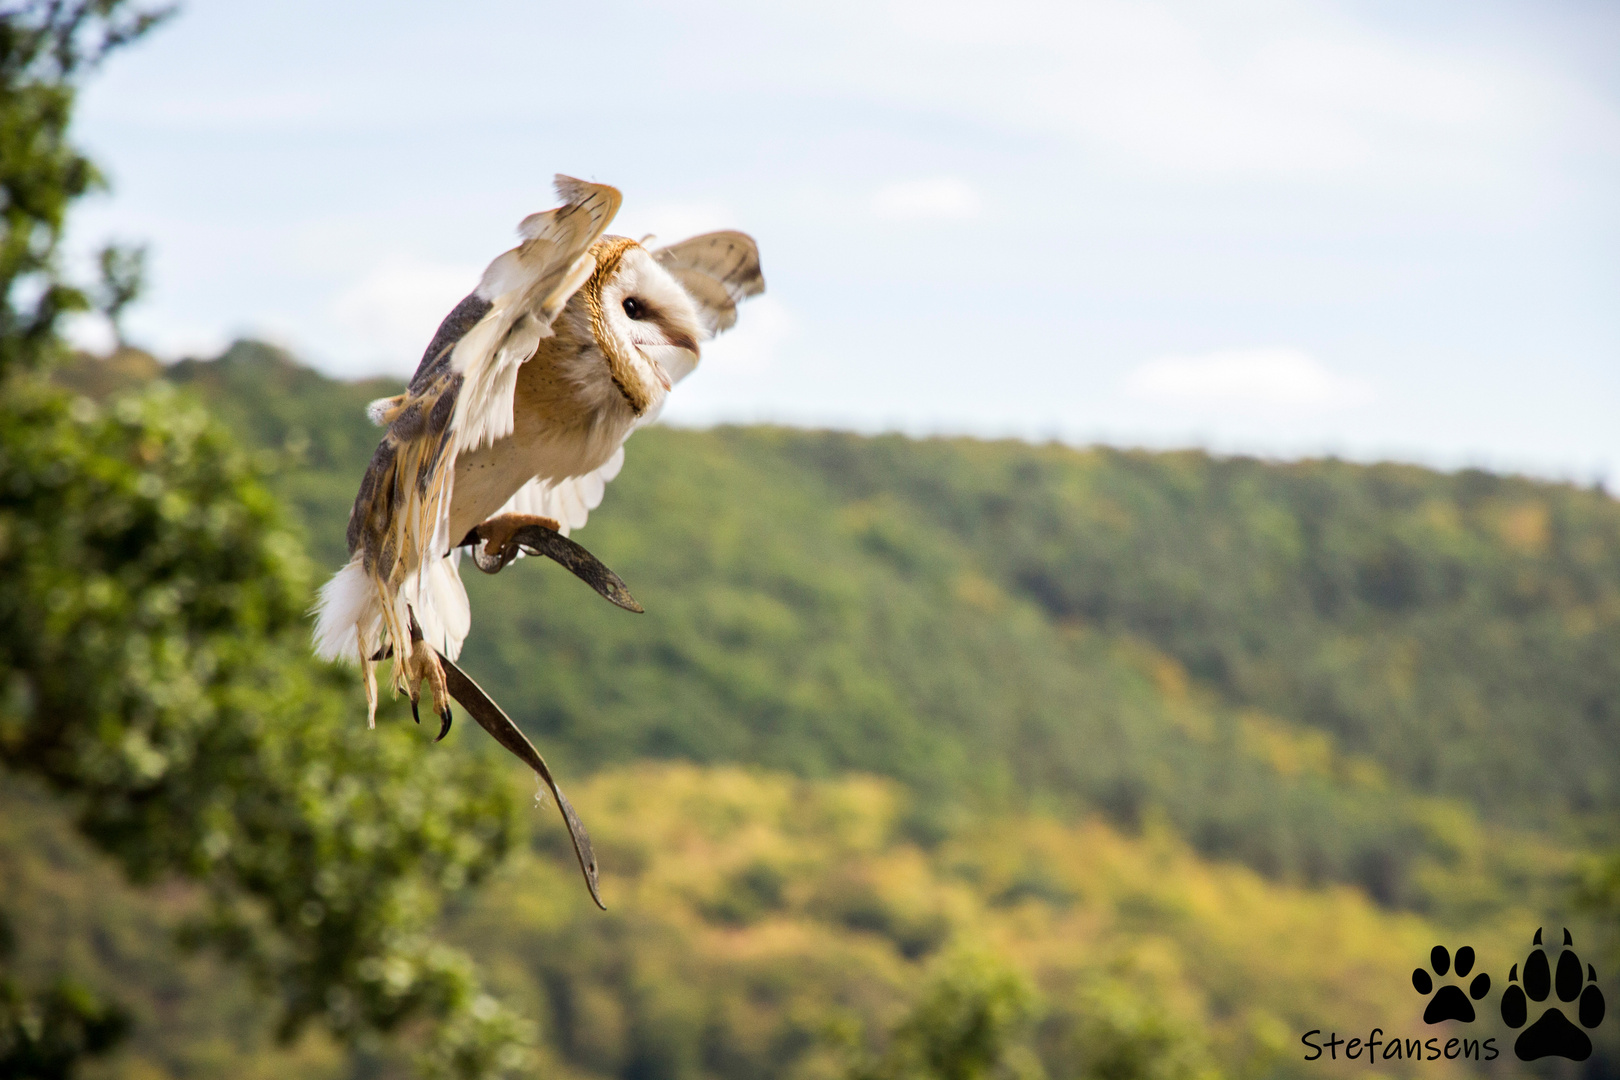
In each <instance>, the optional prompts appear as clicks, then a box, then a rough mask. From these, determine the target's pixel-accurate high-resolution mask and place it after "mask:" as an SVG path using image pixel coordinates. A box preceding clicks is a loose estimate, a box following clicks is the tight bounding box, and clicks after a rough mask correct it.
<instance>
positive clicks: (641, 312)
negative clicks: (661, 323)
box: [624, 296, 647, 319]
mask: <svg viewBox="0 0 1620 1080" xmlns="http://www.w3.org/2000/svg"><path fill="white" fill-rule="evenodd" d="M624 313H625V314H626V315H628V316H630V317H631V318H632V319H645V318H646V317H647V305H646V304H643V303H642V302H641V301H640V300H637V299H636V298H635V297H633V296H627V297H625V298H624Z"/></svg>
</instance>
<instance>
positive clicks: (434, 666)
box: [405, 612, 450, 742]
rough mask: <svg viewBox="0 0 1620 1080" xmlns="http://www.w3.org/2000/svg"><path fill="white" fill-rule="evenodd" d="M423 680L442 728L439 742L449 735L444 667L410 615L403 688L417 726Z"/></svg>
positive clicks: (448, 695)
mask: <svg viewBox="0 0 1620 1080" xmlns="http://www.w3.org/2000/svg"><path fill="white" fill-rule="evenodd" d="M423 679H426V680H427V684H428V693H429V694H430V695H432V699H433V711H434V712H436V713H438V714H439V720H440V721H441V723H442V725H443V726H442V727H441V728H440V730H439V738H438V739H434V740H433V741H434V742H438V741H439V739H442V738H444V737H445V735H447V734H448V733H449V731H450V691H449V689H448V688H447V687H446V686H445V681H444V667H443V666H442V665H441V664H440V663H439V654H438V653H437V652H435V651H434V650H433V647H432V646H431V645H429V644H428V643H427V642H426V641H424V640H423V639H422V629H421V627H419V626H417V624H416V615H415V613H414V612H413V613H412V614H411V651H410V655H409V657H408V658H407V659H406V662H405V681H406V688H407V691H408V692H409V694H410V698H411V715H412V716H413V717H415V718H416V722H417V723H418V724H420V723H421V722H422V714H421V713H420V712H419V711H418V702H419V701H420V699H421V696H422V680H423Z"/></svg>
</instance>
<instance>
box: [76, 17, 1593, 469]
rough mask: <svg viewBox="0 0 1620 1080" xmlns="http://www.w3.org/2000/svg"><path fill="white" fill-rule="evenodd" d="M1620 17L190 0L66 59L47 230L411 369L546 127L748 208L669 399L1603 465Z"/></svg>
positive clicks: (518, 200)
mask: <svg viewBox="0 0 1620 1080" xmlns="http://www.w3.org/2000/svg"><path fill="white" fill-rule="evenodd" d="M1616 55H1620V6H1616V5H1615V4H1613V3H1612V2H1608V0H1522V2H1521V0H1475V2H1472V3H1468V4H1455V3H1433V2H1429V3H1422V2H1412V0H1403V2H1394V0H1367V2H1363V3H1332V2H1326V0H1221V2H1213V3H1198V4H1192V3H1187V4H1181V3H1158V2H1154V0H1077V2H1072V3H1046V2H1040V0H1002V2H999V3H995V4H968V3H955V2H951V0H929V2H927V3H922V2H911V0H861V2H859V3H856V2H846V0H818V2H816V3H813V4H809V3H807V4H792V3H759V2H755V3H740V2H738V3H732V2H725V0H679V2H669V3H660V2H645V3H613V2H608V3H597V4H590V5H582V4H572V5H549V4H542V3H535V2H533V0H511V2H500V0H465V2H461V3H458V4H455V5H447V4H442V3H432V4H428V3H414V2H409V0H386V2H384V0H377V2H372V0H353V2H342V0H319V2H315V0H278V2H277V3H275V4H243V3H241V2H240V0H187V2H185V3H184V5H183V7H182V10H181V12H180V14H179V15H178V16H177V17H176V18H175V19H173V20H172V21H170V22H169V23H167V24H166V25H164V26H162V27H161V28H159V29H158V30H156V31H154V32H153V34H152V35H151V36H150V37H149V38H148V39H146V40H145V41H143V42H141V43H139V44H138V45H136V46H134V47H133V48H131V49H129V50H127V51H125V52H123V53H121V54H118V55H116V56H115V57H114V58H113V59H112V60H110V61H109V62H108V64H107V66H106V68H105V69H104V70H103V71H102V72H101V73H100V74H98V75H97V77H96V78H95V81H94V82H93V83H91V85H90V86H89V87H88V88H87V89H86V90H85V92H84V94H83V96H82V98H81V101H80V111H79V114H78V120H77V137H78V139H79V141H80V143H81V144H82V145H83V146H85V147H86V148H87V149H88V150H89V151H90V152H91V153H92V155H93V156H94V157H95V158H96V159H97V160H98V161H99V162H100V163H101V164H102V166H103V168H104V171H105V172H106V173H107V175H108V177H109V179H110V181H111V185H112V186H111V191H110V193H109V194H106V195H98V196H96V197H95V198H94V199H92V200H90V201H89V202H87V203H86V205H85V206H84V207H83V208H82V210H81V211H80V212H79V214H78V216H77V217H76V219H75V221H74V224H73V227H72V232H71V236H70V250H71V251H73V252H76V253H77V256H76V257H77V258H78V259H80V260H81V265H84V266H87V265H88V258H87V254H86V253H87V252H89V251H90V250H92V249H93V248H94V247H95V246H97V245H98V244H100V243H101V242H103V241H105V240H106V239H108V238H113V239H118V240H121V241H125V242H145V243H147V244H149V245H150V251H151V256H150V258H151V264H150V274H151V284H150V289H149V292H148V294H147V296H146V297H145V298H144V299H143V300H142V301H141V302H140V304H139V306H138V307H136V308H134V309H133V310H132V311H131V313H130V315H129V317H128V333H129V336H130V337H131V338H132V339H133V340H135V341H136V342H137V343H140V344H143V345H145V346H147V347H149V348H151V349H153V350H154V351H156V352H158V353H159V354H160V355H167V356H172V357H179V356H183V355H192V356H211V355H215V354H217V353H218V352H219V351H220V350H221V349H222V348H223V347H224V346H225V345H227V344H228V343H229V342H230V341H231V340H233V339H235V338H237V337H240V336H255V337H260V338H264V339H267V340H271V341H274V342H277V343H279V344H282V345H284V346H286V347H288V348H290V349H291V350H293V351H294V352H295V353H296V354H297V355H299V356H300V357H301V358H303V359H305V360H306V361H308V362H309V363H311V364H313V365H315V366H316V367H318V368H320V369H322V370H324V371H326V372H329V373H332V374H334V375H340V376H345V377H348V376H359V375H365V374H374V373H382V372H389V373H395V374H408V373H409V372H410V371H411V370H413V369H414V367H415V364H416V361H417V360H418V359H419V357H420V355H421V351H422V349H423V348H424V347H425V345H426V343H427V341H428V339H429V338H430V337H431V335H432V331H433V328H434V327H435V325H436V324H437V323H438V321H439V319H440V318H441V317H442V316H443V315H444V314H445V313H446V312H447V311H448V310H449V309H450V307H451V306H453V305H454V303H455V302H456V301H457V300H458V299H459V298H460V297H461V296H463V295H464V294H466V293H467V292H468V291H470V289H471V288H472V286H473V285H474V284H475V283H476V281H477V279H478V275H479V273H480V271H481V270H482V268H483V266H484V265H485V264H486V263H487V262H488V261H489V260H490V259H492V258H493V257H494V256H495V255H497V254H499V253H500V252H501V251H502V250H504V249H506V248H507V247H510V246H511V245H512V244H513V243H514V242H515V233H514V229H515V227H516V224H517V222H518V221H519V220H520V219H521V218H523V217H524V216H525V215H527V214H529V213H531V212H533V211H535V210H540V209H545V208H546V207H549V206H551V205H553V204H554V199H553V197H552V194H551V191H550V178H551V176H552V174H554V173H557V172H564V173H569V174H572V175H576V176H581V177H586V178H589V179H593V180H598V181H603V182H607V183H611V184H614V185H615V186H617V187H619V188H620V189H621V190H622V191H623V192H624V196H625V202H624V208H623V210H622V211H621V212H620V215H619V218H618V220H617V221H616V222H615V223H614V225H613V231H614V232H618V233H622V234H624V235H630V236H637V237H639V236H641V235H643V234H644V233H649V232H650V233H654V234H656V235H657V236H658V237H660V238H661V239H662V240H664V241H665V242H669V241H674V240H678V239H682V238H684V237H685V236H687V235H691V234H693V233H697V232H702V231H707V230H710V229H717V228H740V229H743V230H745V231H747V232H749V233H750V234H752V235H753V236H754V237H755V238H756V239H757V241H758V242H759V246H760V251H761V256H762V261H763V265H764V269H765V276H766V281H767V285H768V289H767V293H766V295H765V296H763V297H761V298H759V299H757V300H754V301H750V302H749V304H748V305H747V306H746V307H745V308H744V309H743V312H742V317H741V320H740V322H739V325H738V327H737V329H736V330H734V331H733V332H732V333H730V334H728V335H726V336H725V337H723V338H721V339H719V340H717V341H715V342H714V343H712V344H711V345H709V346H707V347H706V348H705V353H704V361H703V363H702V364H701V365H700V366H699V368H698V370H697V372H696V373H694V374H693V375H692V376H691V377H690V378H689V379H688V380H687V381H686V382H684V383H683V384H682V385H681V386H680V387H679V388H678V390H677V392H676V394H675V395H674V396H673V397H672V399H671V403H670V407H669V408H668V410H667V411H666V413H665V419H666V420H667V421H669V422H673V423H679V424H688V425H701V424H710V423H716V422H732V421H740V422H753V421H771V422H782V423H793V424H806V425H818V426H837V427H846V428H853V429H857V430H862V431H883V430H899V431H904V432H908V433H914V434H932V433H951V434H957V433H965V434H973V435H983V436H990V437H1001V436H1016V437H1021V438H1027V439H1036V440H1044V439H1051V438H1056V439H1062V440H1064V441H1068V442H1073V443H1090V442H1096V441H1103V442H1109V443H1114V444H1120V445H1131V446H1151V447H1169V446H1203V447H1208V448H1211V449H1214V450H1217V451H1220V452H1226V453H1253V454H1260V455H1263V456H1270V457H1298V456H1303V455H1320V454H1337V455H1341V456H1347V457H1351V458H1356V459H1367V460H1370V459H1380V458H1395V459H1400V460H1407V461H1417V462H1422V463H1426V464H1431V465H1436V466H1439V467H1443V468H1456V467H1461V466H1482V467H1487V468H1495V469H1504V470H1513V471H1524V472H1530V473H1534V474H1537V475H1543V476H1550V477H1556V478H1560V479H1567V480H1572V481H1575V482H1578V483H1583V484H1585V483H1592V482H1597V481H1603V480H1607V481H1608V482H1609V483H1610V486H1611V489H1612V488H1613V486H1614V485H1615V484H1620V65H1616V64H1615V63H1614V62H1613V58H1614V57H1615V56H1616ZM86 272H87V271H86ZM75 333H76V335H77V336H78V337H79V338H80V339H81V340H82V341H85V342H86V343H92V344H93V343H95V342H97V341H99V340H102V336H103V335H104V333H105V331H104V328H103V327H101V326H100V325H99V324H97V323H95V322H94V321H93V320H85V321H83V322H81V323H80V325H79V326H78V327H77V328H76V329H75Z"/></svg>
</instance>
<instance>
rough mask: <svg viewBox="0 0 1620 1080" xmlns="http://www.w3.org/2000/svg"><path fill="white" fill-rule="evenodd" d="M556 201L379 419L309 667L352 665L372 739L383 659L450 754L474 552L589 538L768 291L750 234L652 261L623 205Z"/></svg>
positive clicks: (568, 190)
mask: <svg viewBox="0 0 1620 1080" xmlns="http://www.w3.org/2000/svg"><path fill="white" fill-rule="evenodd" d="M556 185H557V194H558V197H559V198H560V199H561V200H562V205H561V206H559V207H557V208H556V209H554V210H548V211H545V212H543V213H538V214H533V215H530V216H529V217H527V218H525V219H524V220H523V222H522V223H521V224H520V225H519V227H518V233H519V235H520V236H521V237H522V242H521V243H520V244H519V245H518V246H517V247H515V248H513V249H512V250H510V251H507V252H506V253H504V254H502V255H501V256H499V257H498V258H496V259H495V261H494V262H492V263H490V264H489V268H488V269H487V270H485V271H484V275H483V278H482V279H481V280H480V281H479V284H478V287H477V288H476V289H475V290H474V291H473V292H472V294H471V295H469V296H468V297H467V298H466V299H464V300H462V301H461V303H459V304H457V305H456V307H455V309H454V310H452V311H451V312H450V314H449V315H448V316H447V317H446V318H445V320H444V322H443V323H442V324H441V325H440V326H439V329H438V332H437V333H436V334H434V336H433V340H432V342H431V343H430V344H429V345H428V348H427V351H426V352H425V353H424V354H423V356H422V363H421V366H420V367H418V368H417V371H416V375H415V376H414V377H413V378H412V379H411V382H410V385H409V387H408V388H407V389H406V391H405V393H403V394H400V395H399V396H397V397H393V398H384V399H382V400H381V401H376V402H373V403H372V405H371V407H370V412H371V415H372V419H373V420H375V421H376V422H377V423H378V424H380V425H383V426H386V427H387V429H388V430H387V433H386V434H385V435H384V436H383V439H382V443H381V445H379V446H378V447H377V452H376V454H375V455H374V456H373V457H372V459H371V464H370V466H369V467H368V468H367V469H366V474H365V478H364V479H363V480H362V481H361V484H360V492H359V494H358V495H357V496H356V497H355V501H354V509H353V510H352V511H350V514H349V529H348V541H349V561H348V563H347V565H345V566H344V567H343V568H342V569H341V570H339V571H338V572H337V574H336V575H334V576H333V578H332V580H331V581H329V582H328V583H327V584H326V586H325V587H324V588H322V590H321V594H320V599H319V602H318V603H317V605H316V616H317V618H316V627H315V651H316V652H317V654H319V655H320V656H322V657H325V658H328V659H348V660H352V661H355V662H357V663H358V664H359V665H360V668H361V671H362V677H363V681H364V684H365V688H366V703H367V712H368V716H369V718H370V721H371V723H373V724H375V723H376V711H377V680H376V673H375V665H376V664H377V663H378V662H381V661H382V660H384V659H386V658H391V659H392V669H391V678H392V684H393V686H394V688H395V689H396V690H403V691H404V692H405V693H406V694H408V695H409V697H410V699H411V707H412V710H413V711H415V709H416V706H417V702H418V701H419V698H420V693H421V686H422V683H423V682H424V681H425V682H426V683H427V684H428V687H429V691H430V693H431V695H432V702H433V708H434V709H435V710H436V711H437V712H438V713H439V716H440V718H441V720H442V723H443V727H442V728H441V731H440V737H443V733H444V731H447V730H448V729H449V724H450V703H449V694H448V692H447V690H446V685H445V673H444V669H443V667H442V665H441V664H440V662H439V656H438V655H437V654H443V656H444V657H446V658H448V659H449V660H451V661H453V660H454V659H455V657H456V656H457V655H458V654H459V652H460V651H461V644H462V642H463V641H464V640H465V639H466V637H467V633H468V631H469V629H470V628H471V623H472V616H471V610H470V608H469V606H468V603H467V593H466V590H465V589H464V588H463V586H462V583H461V578H460V576H459V564H460V553H461V549H462V547H466V546H471V547H472V548H473V551H474V555H475V558H477V559H478V560H479V561H480V565H485V566H487V565H495V566H499V565H504V563H505V561H506V560H508V559H510V558H512V557H513V556H514V554H516V553H517V552H516V544H515V540H514V537H515V536H516V534H517V533H518V531H519V530H520V529H523V528H525V527H527V526H531V525H540V526H543V527H544V528H546V529H551V530H556V531H557V532H559V533H561V534H563V535H566V534H567V533H568V531H569V530H570V529H577V528H579V527H580V526H581V525H583V524H584V523H585V518H586V515H587V514H588V512H589V511H591V510H592V509H594V508H595V507H596V506H597V504H598V503H600V502H601V499H602V492H603V486H604V485H605V484H606V483H607V482H608V481H609V480H611V479H613V477H614V476H615V475H616V474H617V473H618V471H619V467H620V465H621V464H622V463H623V461H624V449H623V447H624V441H625V439H627V438H628V437H629V436H630V434H631V432H633V431H635V429H636V428H637V427H639V426H641V425H642V424H646V423H648V422H650V421H651V420H653V419H654V418H656V417H657V416H658V413H659V411H660V410H661V409H662V408H663V405H664V401H665V398H666V396H667V395H668V393H669V391H670V389H671V388H672V387H673V385H674V384H675V383H677V382H679V381H680V380H681V379H682V378H684V377H685V376H686V375H687V374H688V373H689V372H691V371H692V369H693V368H694V367H695V366H696V365H697V363H698V358H699V348H700V343H701V342H703V341H704V340H706V339H708V338H711V337H713V336H714V335H715V334H718V333H720V332H721V331H724V330H727V329H729V328H730V327H731V326H732V325H733V324H734V323H735V322H736V320H737V305H738V303H740V302H741V301H742V300H744V299H746V298H748V297H750V296H755V295H758V294H759V293H761V292H763V291H764V289H765V280H764V278H763V276H762V275H761V273H760V268H759V253H758V250H757V249H756V247H755V245H754V241H753V240H752V239H751V238H750V237H748V236H746V235H745V234H743V233H739V232H717V233H709V234H706V235H703V236H697V237H693V238H692V239H690V240H685V241H682V242H681V243H678V244H673V245H670V246H668V247H658V248H650V247H648V246H645V244H646V243H647V241H648V240H650V238H645V239H644V241H643V242H641V243H638V242H636V241H634V240H630V239H626V238H624V237H615V236H605V235H603V234H604V232H605V230H606V229H607V226H608V224H609V222H611V221H612V220H613V216H614V214H616V213H617V212H618V209H619V203H620V200H621V197H620V195H619V192H618V191H616V190H615V189H613V188H611V187H607V186H605V185H602V184H592V183H587V182H585V181H582V180H575V179H573V178H571V177H566V176H558V177H557V180H556ZM480 544H481V545H482V549H481V550H480V548H479V546H478V545H480Z"/></svg>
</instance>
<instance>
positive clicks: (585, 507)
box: [501, 231, 765, 536]
mask: <svg viewBox="0 0 1620 1080" xmlns="http://www.w3.org/2000/svg"><path fill="white" fill-rule="evenodd" d="M652 255H653V258H655V259H657V260H658V262H659V263H660V264H661V265H662V266H663V267H664V269H666V270H668V271H669V272H670V274H671V275H672V276H673V277H674V278H675V280H676V281H678V282H680V284H681V287H682V288H684V289H685V290H686V291H687V294H688V295H690V296H691V297H692V300H693V301H694V302H695V303H696V304H697V308H698V314H699V316H700V317H701V318H702V319H703V325H704V328H705V329H706V330H707V331H708V335H709V337H711V338H712V337H714V336H715V335H717V334H720V333H723V332H725V331H726V330H729V329H731V328H732V327H733V326H735V325H736V323H737V305H738V304H740V303H742V301H744V300H746V299H748V298H749V297H750V296H758V295H759V294H760V293H762V292H764V291H765V277H764V275H763V274H762V273H761V272H760V268H759V247H758V246H757V245H756V244H755V243H754V238H753V237H751V236H749V235H748V234H747V233H740V232H730V231H728V232H713V233H705V234H704V235H702V236H694V237H692V238H691V239H690V240H682V241H681V242H680V243H678V244H671V245H670V246H668V247H663V248H658V249H657V250H655V251H654V252H653V253H652ZM672 352H673V350H672ZM677 355H678V356H679V360H678V361H677V360H676V359H674V358H672V357H669V356H666V357H665V358H664V359H663V361H662V362H663V364H664V369H665V371H667V372H668V374H669V377H670V380H671V381H672V382H680V381H681V380H682V379H684V378H685V377H686V376H687V375H689V374H691V372H692V369H693V368H694V367H696V364H695V363H693V362H692V361H691V360H690V359H688V357H689V355H690V354H687V353H684V352H683V353H679V354H677ZM653 419H656V417H647V418H646V422H651V421H652V420H653ZM638 426H639V425H638ZM623 467H624V445H623V444H622V443H621V444H620V445H619V448H618V450H617V451H615V452H614V454H613V456H612V457H611V458H609V459H608V461H607V464H605V465H603V466H602V467H601V468H599V469H596V470H595V471H593V472H588V473H585V474H584V475H583V476H571V477H568V478H566V479H563V480H557V481H554V482H547V481H544V480H541V479H538V478H536V479H534V480H530V481H529V482H528V483H527V484H524V485H523V486H522V487H521V488H519V489H518V490H517V492H516V493H515V494H514V495H513V496H512V497H511V498H510V499H509V500H507V503H506V505H505V506H503V507H501V512H502V513H504V514H539V515H541V516H542V517H549V518H553V519H555V520H556V522H557V523H558V525H559V526H561V528H560V529H559V530H558V531H560V532H561V533H562V534H563V535H564V536H567V535H568V533H569V532H570V531H571V530H573V529H577V528H579V527H580V526H582V525H584V524H585V519H586V517H588V516H589V514H590V512H591V511H592V510H595V509H596V508H597V507H598V506H600V505H601V503H602V493H603V490H604V489H605V488H606V486H607V483H608V481H610V480H612V479H613V478H614V477H615V476H618V475H619V470H620V469H622V468H623Z"/></svg>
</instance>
